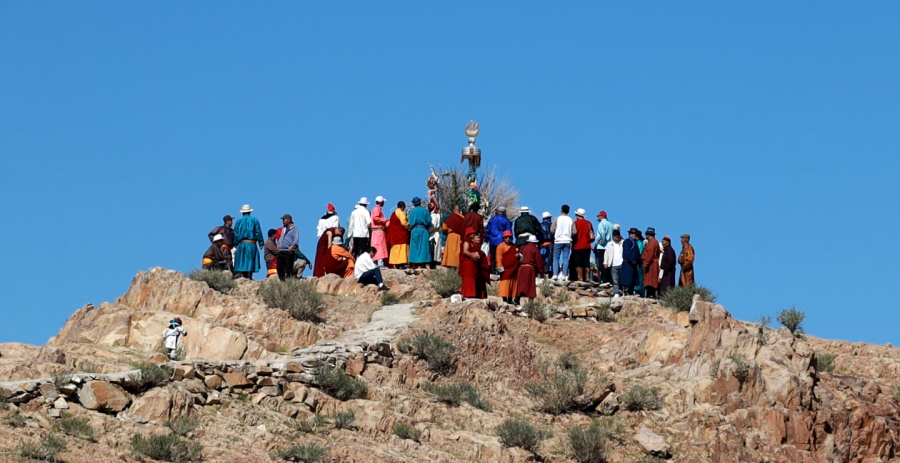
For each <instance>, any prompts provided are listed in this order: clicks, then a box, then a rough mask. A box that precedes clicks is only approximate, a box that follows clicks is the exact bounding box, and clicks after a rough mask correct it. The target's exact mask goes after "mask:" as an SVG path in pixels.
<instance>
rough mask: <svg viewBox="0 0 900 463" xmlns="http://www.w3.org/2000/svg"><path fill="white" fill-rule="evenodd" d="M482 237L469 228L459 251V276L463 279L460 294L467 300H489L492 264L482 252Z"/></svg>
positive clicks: (476, 231)
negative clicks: (488, 282) (488, 292)
mask: <svg viewBox="0 0 900 463" xmlns="http://www.w3.org/2000/svg"><path fill="white" fill-rule="evenodd" d="M481 235H482V233H481V232H479V231H478V230H476V229H474V228H472V227H469V228H467V229H466V234H465V238H464V239H463V243H462V247H461V248H460V250H459V276H460V277H462V286H461V287H460V291H459V292H460V294H462V296H463V297H465V298H474V299H487V281H488V280H489V279H490V277H491V275H490V272H491V270H490V269H491V267H490V265H491V264H490V263H489V262H488V258H487V255H486V254H485V253H484V251H482V250H481V243H482V241H481Z"/></svg>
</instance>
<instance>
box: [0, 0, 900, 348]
mask: <svg viewBox="0 0 900 463" xmlns="http://www.w3.org/2000/svg"><path fill="white" fill-rule="evenodd" d="M898 22H900V4H898V3H896V2H866V3H865V4H848V3H846V2H788V3H785V2H690V3H688V2H639V3H635V2H514V3H513V2H478V3H475V2H453V3H444V4H442V3H440V2H339V3H334V2H319V3H313V2H265V3H264V4H250V3H246V2H216V3H203V2H140V3H139V2H101V1H97V2H86V3H85V2H24V1H19V2H11V1H0V89H2V91H0V153H2V155H0V162H2V170H0V172H2V182H0V192H2V198H3V206H4V209H5V214H4V217H5V219H4V226H3V227H2V232H0V233H2V234H0V239H2V241H3V242H4V243H5V246H6V249H5V250H4V255H5V263H6V265H4V266H3V267H2V268H0V281H2V282H3V283H2V286H0V288H2V289H3V297H2V299H0V307H2V313H3V314H4V318H5V320H4V323H2V324H0V342H6V341H20V342H28V343H34V344H43V343H44V342H46V340H47V338H49V337H50V336H53V335H54V334H56V332H57V331H58V330H59V329H60V328H61V327H62V325H63V324H64V322H65V320H66V318H67V317H68V316H69V315H70V314H71V313H72V312H74V311H75V310H76V309H78V308H79V307H81V306H82V305H84V304H85V303H88V302H93V303H95V304H96V303H99V302H101V301H112V300H114V299H115V298H116V297H117V296H119V295H121V294H122V293H124V292H125V291H126V289H127V288H128V284H129V282H130V281H131V279H132V278H133V276H134V275H135V274H136V273H137V272H138V271H141V270H145V269H148V268H151V267H155V266H161V267H165V268H172V269H178V270H183V271H186V270H189V269H190V268H192V267H194V266H197V265H199V261H200V257H201V255H202V253H203V252H204V250H205V249H206V247H207V245H208V241H207V239H206V233H207V232H208V231H209V230H210V229H211V228H212V227H214V226H216V225H218V224H219V223H220V219H221V217H222V216H223V215H224V214H226V213H230V214H232V215H236V213H237V211H238V209H239V208H240V206H241V205H242V204H246V203H249V204H251V205H252V206H253V207H254V208H255V209H256V211H255V215H256V216H257V217H259V218H260V220H261V222H262V225H263V228H264V229H267V228H271V227H274V226H276V225H277V224H278V223H279V220H278V217H280V216H281V214H284V213H291V214H293V216H294V217H295V221H296V222H297V223H298V224H299V226H300V227H301V243H302V246H303V248H304V249H305V250H308V251H312V250H313V249H314V238H315V234H314V230H315V224H316V221H317V219H318V217H319V216H320V215H321V214H322V212H323V210H324V207H325V204H326V203H328V202H331V203H334V204H335V205H336V206H337V207H338V211H339V213H340V214H341V215H342V217H343V218H346V217H347V216H348V214H349V212H350V210H351V209H352V207H353V205H354V203H355V202H356V200H357V199H358V198H359V197H360V196H368V197H369V198H373V197H375V196H377V195H383V196H385V197H387V198H388V200H389V202H395V201H397V200H399V199H404V200H407V201H408V200H409V199H410V198H412V197H413V196H422V195H423V194H424V192H425V190H426V188H425V178H426V177H427V175H428V173H429V170H428V166H429V164H443V165H452V164H454V163H456V162H458V159H459V152H460V149H461V148H462V147H463V146H465V145H466V139H465V135H464V134H463V127H464V126H465V123H466V122H467V121H469V120H470V119H475V120H477V121H479V122H480V123H481V127H482V133H481V136H480V137H479V139H478V145H479V146H480V147H481V148H482V150H483V155H484V160H485V162H488V163H492V164H496V165H497V166H498V170H499V172H500V173H501V174H502V175H504V176H506V177H508V178H509V179H510V180H512V181H513V182H514V183H515V184H516V186H517V187H518V189H519V190H520V192H521V202H522V203H523V204H526V205H529V206H530V207H531V208H533V209H536V210H538V211H544V210H549V211H551V212H553V213H554V214H555V213H556V212H557V211H558V209H559V206H560V205H561V204H563V203H568V204H570V205H571V206H572V207H573V208H577V207H583V208H585V209H587V210H589V211H590V215H591V216H593V215H594V214H596V212H597V211H598V210H600V209H604V210H606V211H608V212H609V215H610V218H611V220H612V221H614V222H618V223H621V224H622V225H623V226H624V227H626V228H627V227H631V226H637V227H640V228H641V229H644V228H646V227H648V226H652V227H655V228H656V229H657V230H658V231H659V232H660V233H661V234H671V235H672V236H673V237H674V236H678V235H679V234H681V233H690V234H691V235H693V240H692V241H693V243H694V246H695V248H696V250H697V263H696V267H697V276H698V280H699V282H700V283H702V284H705V285H707V286H709V287H711V288H713V289H714V290H715V291H716V292H718V293H719V301H720V302H721V303H722V304H723V305H724V306H725V307H726V308H727V309H729V310H730V311H731V312H732V313H733V314H734V315H735V316H736V317H738V318H740V319H745V320H753V319H755V318H756V317H757V316H760V315H771V316H774V315H775V313H776V312H777V311H778V310H779V309H780V308H784V307H788V306H790V305H792V304H796V305H797V307H798V308H799V309H800V310H803V311H805V312H806V313H807V322H806V329H807V331H808V332H809V333H811V334H813V335H816V336H822V337H827V338H838V339H848V340H853V341H867V342H875V343H884V342H892V343H894V344H897V343H898V342H900V337H898V335H897V331H896V329H895V327H896V326H897V325H898V322H900V313H898V311H897V310H896V309H897V303H896V299H895V298H894V294H893V290H894V288H895V287H896V283H895V282H896V280H897V278H898V270H897V266H898V262H900V252H898V250H897V247H896V246H894V245H893V244H892V243H891V242H890V239H891V238H890V237H891V236H892V235H893V232H894V231H896V230H897V229H898V228H900V223H898V222H900V219H898V206H897V203H896V197H897V194H898V188H897V179H896V177H897V174H898V172H900V169H898V168H900V160H898V154H900V152H898V151H900V150H898V148H900V132H898V127H900V109H898V108H900V86H898V85H897V83H898V82H900V53H898V48H900V28H897V27H896V25H897V24H898Z"/></svg>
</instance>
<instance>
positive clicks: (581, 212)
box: [575, 207, 586, 217]
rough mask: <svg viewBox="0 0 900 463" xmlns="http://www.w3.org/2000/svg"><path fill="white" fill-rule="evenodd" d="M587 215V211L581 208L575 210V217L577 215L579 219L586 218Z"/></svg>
mask: <svg viewBox="0 0 900 463" xmlns="http://www.w3.org/2000/svg"><path fill="white" fill-rule="evenodd" d="M585 213H586V211H585V210H584V209H582V208H580V207H579V208H578V209H576V210H575V215H577V216H579V217H584V214H585Z"/></svg>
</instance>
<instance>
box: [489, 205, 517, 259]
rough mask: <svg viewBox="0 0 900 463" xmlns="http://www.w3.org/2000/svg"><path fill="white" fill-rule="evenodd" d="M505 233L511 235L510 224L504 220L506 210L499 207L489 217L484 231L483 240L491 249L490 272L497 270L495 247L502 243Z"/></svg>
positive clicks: (507, 220) (506, 219)
mask: <svg viewBox="0 0 900 463" xmlns="http://www.w3.org/2000/svg"><path fill="white" fill-rule="evenodd" d="M507 231H508V232H510V233H512V224H511V223H510V222H509V219H508V218H506V208H505V207H503V206H500V207H498V208H497V213H496V214H494V216H493V217H491V220H488V223H487V227H486V228H485V229H484V238H485V240H486V241H487V242H488V245H490V249H491V255H490V259H491V271H492V272H493V271H494V270H495V269H496V268H497V262H498V260H497V247H498V246H500V244H501V243H503V233H504V232H507Z"/></svg>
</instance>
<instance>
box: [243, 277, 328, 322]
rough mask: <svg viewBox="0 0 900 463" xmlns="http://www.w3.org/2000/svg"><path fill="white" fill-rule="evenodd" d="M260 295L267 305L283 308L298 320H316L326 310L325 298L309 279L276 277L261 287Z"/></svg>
mask: <svg viewBox="0 0 900 463" xmlns="http://www.w3.org/2000/svg"><path fill="white" fill-rule="evenodd" d="M259 296H260V297H261V298H262V300H263V301H264V302H265V303H266V305H267V306H269V307H271V308H273V309H282V310H284V311H286V312H288V313H289V314H291V316H292V317H294V318H296V319H297V320H302V321H309V322H315V321H319V315H320V314H321V313H322V312H323V311H324V310H325V298H324V297H323V296H322V293H320V292H319V291H318V290H317V289H316V285H315V283H313V282H311V281H308V280H298V279H296V278H288V279H286V280H284V281H281V280H278V279H276V278H273V279H270V280H267V281H266V282H265V283H264V284H263V285H262V287H261V288H260V289H259Z"/></svg>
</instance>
